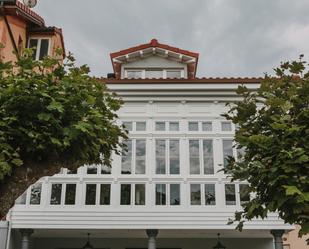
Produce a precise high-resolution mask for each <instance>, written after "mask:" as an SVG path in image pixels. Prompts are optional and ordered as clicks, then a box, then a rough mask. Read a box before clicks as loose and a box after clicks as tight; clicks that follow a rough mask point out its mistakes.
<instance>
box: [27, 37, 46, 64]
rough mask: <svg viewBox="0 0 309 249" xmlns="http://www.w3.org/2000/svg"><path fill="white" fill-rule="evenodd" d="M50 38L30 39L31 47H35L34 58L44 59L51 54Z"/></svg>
mask: <svg viewBox="0 0 309 249" xmlns="http://www.w3.org/2000/svg"><path fill="white" fill-rule="evenodd" d="M49 42H50V41H49V39H41V38H36V39H30V40H29V48H32V49H33V55H32V56H33V59H34V60H42V59H43V58H44V57H45V56H47V55H48V54H49Z"/></svg>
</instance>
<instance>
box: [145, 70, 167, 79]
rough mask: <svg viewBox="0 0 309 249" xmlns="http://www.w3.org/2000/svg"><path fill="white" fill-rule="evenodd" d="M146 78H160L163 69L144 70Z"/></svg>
mask: <svg viewBox="0 0 309 249" xmlns="http://www.w3.org/2000/svg"><path fill="white" fill-rule="evenodd" d="M145 73H146V75H145V76H146V78H148V79H160V78H163V70H146V72H145Z"/></svg>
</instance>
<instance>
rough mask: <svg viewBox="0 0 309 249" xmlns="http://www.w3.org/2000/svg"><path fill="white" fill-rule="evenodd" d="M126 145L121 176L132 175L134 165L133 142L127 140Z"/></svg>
mask: <svg viewBox="0 0 309 249" xmlns="http://www.w3.org/2000/svg"><path fill="white" fill-rule="evenodd" d="M124 144H125V145H126V146H125V148H123V150H122V158H121V174H131V165H132V140H131V139H129V140H126V141H125V142H124Z"/></svg>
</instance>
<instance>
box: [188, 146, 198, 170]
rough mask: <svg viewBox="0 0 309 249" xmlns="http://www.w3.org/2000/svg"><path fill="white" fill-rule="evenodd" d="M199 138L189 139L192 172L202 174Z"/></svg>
mask: <svg viewBox="0 0 309 249" xmlns="http://www.w3.org/2000/svg"><path fill="white" fill-rule="evenodd" d="M199 149H200V144H199V140H189V153H190V174H200V157H199V156H200V153H199Z"/></svg>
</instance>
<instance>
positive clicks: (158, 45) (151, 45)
mask: <svg viewBox="0 0 309 249" xmlns="http://www.w3.org/2000/svg"><path fill="white" fill-rule="evenodd" d="M147 48H162V49H166V50H169V51H172V52H175V53H179V54H183V55H187V56H191V57H194V58H196V59H197V58H198V56H199V54H198V53H194V52H190V51H188V50H183V49H180V48H176V47H171V46H169V45H166V44H162V43H159V42H158V40H157V39H152V40H151V41H150V43H146V44H141V45H138V46H135V47H131V48H128V49H124V50H121V51H118V52H115V53H111V54H110V56H111V58H115V57H118V56H122V55H126V54H129V53H133V52H136V51H139V50H143V49H147Z"/></svg>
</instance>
